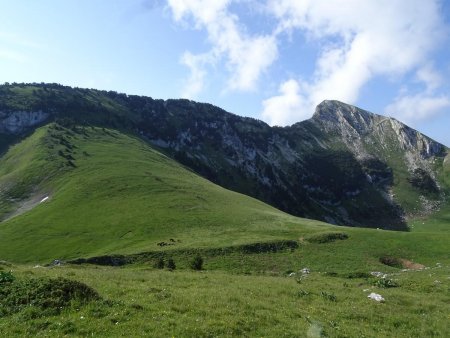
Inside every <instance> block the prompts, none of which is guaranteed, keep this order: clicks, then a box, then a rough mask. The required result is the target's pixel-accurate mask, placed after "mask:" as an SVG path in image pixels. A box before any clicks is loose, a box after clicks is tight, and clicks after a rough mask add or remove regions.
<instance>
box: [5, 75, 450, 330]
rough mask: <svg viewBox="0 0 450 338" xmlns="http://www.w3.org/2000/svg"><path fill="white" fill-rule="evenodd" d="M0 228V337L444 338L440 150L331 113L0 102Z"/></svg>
mask: <svg viewBox="0 0 450 338" xmlns="http://www.w3.org/2000/svg"><path fill="white" fill-rule="evenodd" d="M0 220H1V222H0V259H1V261H0V335H1V336H4V337H15V336H20V337H22V336H33V337H34V336H37V337H53V336H55V337H59V336H76V337H77V336H79V337H91V336H94V337H141V336H151V337H229V336H237V337H242V336H245V337H247V336H249V337H250V336H251V337H412V336H418V337H448V336H449V335H450V330H449V326H448V320H449V314H450V305H449V304H450V293H449V282H450V279H449V278H450V277H449V276H450V275H449V273H450V257H449V241H450V232H449V230H450V228H449V226H450V155H449V149H448V148H447V147H446V146H445V145H443V144H440V143H438V142H436V141H434V140H432V139H431V138H429V137H427V136H425V135H423V134H421V133H420V132H418V131H416V130H414V129H413V128H410V127H408V126H407V125H405V124H403V123H402V122H400V121H398V120H396V119H393V118H389V117H385V116H381V115H377V114H373V113H370V112H368V111H366V110H363V109H360V108H357V107H355V106H352V105H348V104H345V103H343V102H339V101H332V100H328V101H324V102H322V103H321V104H319V105H318V106H317V108H316V111H315V113H314V115H313V117H312V118H310V119H307V120H305V121H303V122H298V123H295V124H293V125H291V126H287V127H279V126H274V127H271V126H269V125H268V124H266V123H264V122H262V121H260V120H257V119H253V118H248V117H240V116H238V115H234V114H231V113H228V112H226V111H224V110H222V109H220V108H218V107H216V106H213V105H211V104H205V103H198V102H194V101H191V100H185V99H179V100H158V99H152V98H150V97H145V96H136V95H127V94H120V93H117V92H114V91H102V90H94V89H82V88H72V87H68V86H62V85H59V84H45V83H41V84H36V83H32V84H16V83H13V84H4V85H1V86H0Z"/></svg>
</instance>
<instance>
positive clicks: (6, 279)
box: [0, 271, 16, 285]
mask: <svg viewBox="0 0 450 338" xmlns="http://www.w3.org/2000/svg"><path fill="white" fill-rule="evenodd" d="M15 279H16V277H14V275H13V274H12V273H11V271H10V272H4V271H0V285H1V284H4V283H11V282H14V280H15Z"/></svg>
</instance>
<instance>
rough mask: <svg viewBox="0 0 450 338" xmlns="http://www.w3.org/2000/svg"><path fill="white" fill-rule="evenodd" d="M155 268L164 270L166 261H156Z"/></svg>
mask: <svg viewBox="0 0 450 338" xmlns="http://www.w3.org/2000/svg"><path fill="white" fill-rule="evenodd" d="M155 268H157V269H164V259H163V258H162V257H160V258H158V260H157V261H156V263H155Z"/></svg>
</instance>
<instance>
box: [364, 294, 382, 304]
mask: <svg viewBox="0 0 450 338" xmlns="http://www.w3.org/2000/svg"><path fill="white" fill-rule="evenodd" d="M367 298H370V299H373V300H376V301H377V302H384V298H383V297H382V296H381V295H379V294H378V293H375V292H372V293H371V294H370V295H368V296H367Z"/></svg>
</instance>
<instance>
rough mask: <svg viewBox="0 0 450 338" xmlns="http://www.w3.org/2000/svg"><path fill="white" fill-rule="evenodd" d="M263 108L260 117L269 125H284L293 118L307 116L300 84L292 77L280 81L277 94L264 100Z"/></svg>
mask: <svg viewBox="0 0 450 338" xmlns="http://www.w3.org/2000/svg"><path fill="white" fill-rule="evenodd" d="M263 108H264V109H263V112H262V117H263V119H264V120H266V121H268V123H269V124H271V125H285V124H286V123H287V122H289V121H291V120H293V119H299V118H300V119H305V118H307V117H308V116H309V112H308V111H306V108H307V104H306V102H305V101H304V98H303V96H302V95H301V88H300V84H299V83H298V82H297V81H296V80H294V79H291V80H288V81H286V82H284V83H282V84H281V85H280V88H279V95H277V96H273V97H271V98H269V99H267V100H264V102H263Z"/></svg>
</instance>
